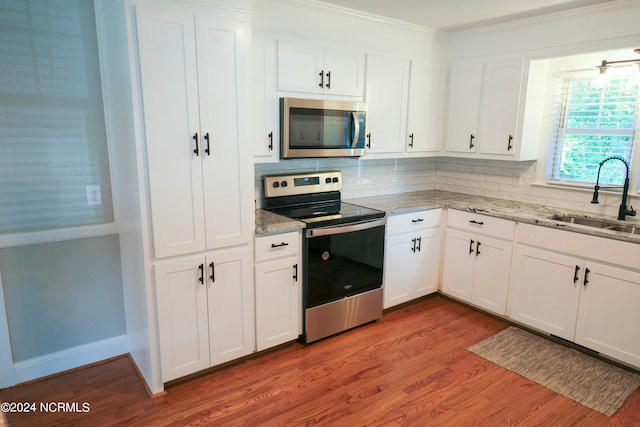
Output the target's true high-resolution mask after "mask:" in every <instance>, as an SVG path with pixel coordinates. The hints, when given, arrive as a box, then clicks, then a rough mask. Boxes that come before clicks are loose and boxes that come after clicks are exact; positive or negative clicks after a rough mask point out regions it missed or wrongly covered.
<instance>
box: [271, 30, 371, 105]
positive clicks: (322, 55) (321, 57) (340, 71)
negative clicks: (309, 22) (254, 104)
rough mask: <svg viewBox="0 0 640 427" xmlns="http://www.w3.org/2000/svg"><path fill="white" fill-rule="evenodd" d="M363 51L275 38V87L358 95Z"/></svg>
mask: <svg viewBox="0 0 640 427" xmlns="http://www.w3.org/2000/svg"><path fill="white" fill-rule="evenodd" d="M364 67H365V55H364V52H359V51H356V50H352V49H347V48H337V47H325V46H322V45H319V44H313V43H311V42H304V41H298V40H278V90H279V91H285V92H301V93H312V94H325V95H328V96H349V97H357V98H362V95H363V93H364Z"/></svg>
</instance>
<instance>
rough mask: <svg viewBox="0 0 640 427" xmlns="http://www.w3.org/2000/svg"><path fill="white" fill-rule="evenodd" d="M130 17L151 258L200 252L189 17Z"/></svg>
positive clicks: (139, 12) (146, 12)
mask: <svg viewBox="0 0 640 427" xmlns="http://www.w3.org/2000/svg"><path fill="white" fill-rule="evenodd" d="M136 18H137V29H138V48H139V49H138V50H139V52H140V68H141V77H142V78H141V82H142V104H143V109H144V132H145V138H146V141H145V142H146V149H147V162H148V170H149V193H150V197H149V198H150V202H151V222H152V229H153V245H154V253H155V256H156V257H166V256H171V255H177V254H183V253H189V252H196V251H201V250H204V249H205V245H206V241H205V228H204V227H205V225H204V206H203V199H202V191H203V189H202V162H201V156H202V154H203V153H202V151H201V150H200V149H199V150H198V153H197V154H196V153H194V148H195V143H196V142H197V143H198V144H200V143H201V142H202V141H201V134H200V123H199V104H198V81H197V78H198V70H197V68H196V43H195V22H194V16H193V15H191V14H184V13H179V12H175V11H171V12H166V11H162V10H155V9H147V8H143V7H139V8H137V9H136ZM196 135H197V140H194V139H193V138H194V137H195V136H196ZM199 148H201V147H199Z"/></svg>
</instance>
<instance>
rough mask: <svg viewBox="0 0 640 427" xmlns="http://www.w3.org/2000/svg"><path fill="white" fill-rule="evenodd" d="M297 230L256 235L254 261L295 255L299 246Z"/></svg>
mask: <svg viewBox="0 0 640 427" xmlns="http://www.w3.org/2000/svg"><path fill="white" fill-rule="evenodd" d="M299 236H300V234H299V233H298V232H297V231H293V232H290V233H282V234H274V235H271V236H263V237H256V261H264V260H268V259H274V258H281V257H285V256H291V255H296V254H297V253H298V250H299V247H300V243H299V242H300V237H299Z"/></svg>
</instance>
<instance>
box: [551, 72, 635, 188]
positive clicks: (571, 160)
mask: <svg viewBox="0 0 640 427" xmlns="http://www.w3.org/2000/svg"><path fill="white" fill-rule="evenodd" d="M594 73H595V72H594V71H591V72H590V73H589V74H588V75H585V74H584V73H583V74H582V75H577V76H562V77H561V78H559V79H558V84H557V91H556V100H555V104H556V105H555V115H554V129H553V134H552V135H553V141H552V144H551V150H552V153H551V155H552V163H551V168H550V174H549V178H550V180H551V181H559V182H563V183H594V182H595V181H596V177H597V173H598V166H599V163H600V161H602V160H604V159H605V158H607V157H609V156H621V157H623V158H624V159H626V160H627V161H628V162H629V163H630V162H631V154H632V151H633V145H634V138H635V133H636V127H637V122H638V86H639V85H638V77H637V76H635V75H634V73H636V74H637V69H634V70H630V72H629V73H624V74H618V75H615V76H611V77H608V78H607V79H606V80H605V81H604V82H603V81H600V80H599V79H598V78H597V77H596V76H595V75H594ZM625 173H626V169H625V167H624V165H623V164H622V162H610V163H607V166H606V167H604V168H603V169H602V172H601V174H600V182H601V183H605V184H613V185H622V183H623V181H624V177H625Z"/></svg>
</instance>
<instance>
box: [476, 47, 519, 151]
mask: <svg viewBox="0 0 640 427" xmlns="http://www.w3.org/2000/svg"><path fill="white" fill-rule="evenodd" d="M523 64H524V60H523V58H521V57H520V58H509V59H504V60H494V61H488V62H487V63H486V64H485V70H484V81H483V86H482V108H481V110H480V111H481V115H480V117H481V120H480V130H479V133H480V141H479V152H480V153H482V154H501V155H507V156H513V155H515V153H516V144H517V143H518V141H517V140H516V139H517V138H519V136H518V134H517V132H518V128H517V123H518V114H519V111H520V91H521V86H522V70H523Z"/></svg>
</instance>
